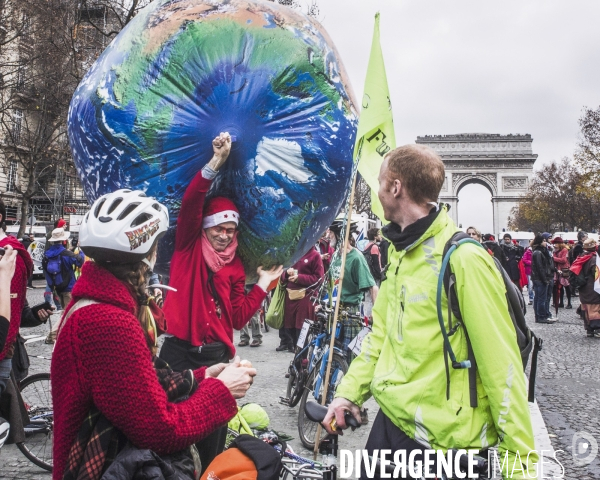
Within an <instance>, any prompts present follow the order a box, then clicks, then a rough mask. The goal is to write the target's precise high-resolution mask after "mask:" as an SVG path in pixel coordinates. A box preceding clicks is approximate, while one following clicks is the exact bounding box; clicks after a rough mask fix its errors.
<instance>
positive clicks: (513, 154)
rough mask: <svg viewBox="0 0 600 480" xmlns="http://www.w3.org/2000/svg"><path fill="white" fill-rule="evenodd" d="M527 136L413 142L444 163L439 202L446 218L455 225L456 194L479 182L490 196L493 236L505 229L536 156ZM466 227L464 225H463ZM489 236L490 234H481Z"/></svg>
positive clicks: (464, 136) (475, 136)
mask: <svg viewBox="0 0 600 480" xmlns="http://www.w3.org/2000/svg"><path fill="white" fill-rule="evenodd" d="M532 141H533V139H532V138H531V135H519V134H517V135H499V134H488V133H462V134H457V135H426V136H424V137H417V142H416V143H419V144H422V145H427V146H429V147H431V148H433V149H434V150H435V151H436V152H437V153H438V154H439V155H440V156H441V157H442V160H443V161H444V165H445V167H446V181H445V182H444V186H443V187H442V191H441V193H440V201H441V202H445V203H448V204H450V207H451V208H450V215H451V217H452V219H453V220H454V222H455V223H456V224H457V225H458V208H459V205H458V194H459V192H460V190H461V189H462V188H463V187H464V186H466V185H469V184H471V183H479V184H481V185H483V186H484V187H486V188H487V189H488V190H489V191H490V193H491V194H492V206H493V212H494V232H493V233H494V235H497V234H498V233H499V232H501V231H502V229H503V228H506V229H507V230H508V225H507V223H508V217H509V216H510V214H511V209H512V208H513V207H514V206H515V205H516V204H517V202H518V200H519V197H520V196H521V195H523V194H524V193H525V192H526V191H527V187H528V185H529V182H530V181H531V177H532V175H533V164H534V163H535V160H536V159H537V157H538V156H537V155H536V154H534V153H533V151H532V147H531V143H532ZM463 227H465V228H466V227H467V225H463ZM483 233H490V232H483Z"/></svg>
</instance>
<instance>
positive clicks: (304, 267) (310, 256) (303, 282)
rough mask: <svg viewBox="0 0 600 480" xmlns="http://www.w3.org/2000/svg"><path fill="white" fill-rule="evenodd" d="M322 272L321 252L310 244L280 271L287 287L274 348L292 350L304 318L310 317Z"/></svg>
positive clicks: (313, 312)
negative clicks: (301, 254) (300, 254)
mask: <svg viewBox="0 0 600 480" xmlns="http://www.w3.org/2000/svg"><path fill="white" fill-rule="evenodd" d="M324 274H325V271H324V268H323V260H322V259H321V254H320V253H319V252H318V251H317V249H316V248H314V247H312V248H311V249H310V250H309V251H308V252H307V253H306V254H305V255H304V256H303V257H302V258H301V259H300V260H298V261H297V262H296V263H295V264H294V265H293V266H292V267H290V268H288V269H287V271H285V272H283V274H282V276H281V283H282V284H283V285H284V286H285V287H286V289H287V291H286V295H285V320H284V325H283V328H282V329H281V330H280V334H279V337H280V339H281V344H280V345H279V347H277V348H276V350H277V351H278V352H281V351H284V350H287V351H289V352H294V351H295V345H296V342H297V341H298V335H299V334H300V330H301V329H302V324H303V323H304V320H305V319H309V320H314V318H315V306H314V304H313V301H314V296H315V295H317V292H318V290H319V286H320V285H321V282H322V281H323V276H324Z"/></svg>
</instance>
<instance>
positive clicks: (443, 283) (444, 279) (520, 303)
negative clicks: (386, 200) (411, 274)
mask: <svg viewBox="0 0 600 480" xmlns="http://www.w3.org/2000/svg"><path fill="white" fill-rule="evenodd" d="M463 243H473V244H475V245H478V246H480V247H482V248H484V247H483V245H481V244H480V243H479V242H477V241H475V240H473V239H471V237H470V236H469V235H467V234H466V233H464V232H456V233H455V234H454V235H453V236H452V238H450V240H448V242H446V245H445V247H444V253H443V257H442V258H443V260H442V268H441V271H440V276H439V280H438V289H437V302H436V303H437V314H438V320H439V322H440V328H441V330H442V335H443V337H444V361H445V362H446V379H447V380H446V381H447V383H446V397H447V398H448V399H449V398H450V372H449V368H448V357H450V360H451V361H452V367H453V368H456V369H458V368H468V369H469V390H470V398H471V407H473V408H475V407H477V384H476V370H477V364H476V362H475V356H474V354H473V349H472V347H471V342H470V340H469V336H468V334H467V332H466V330H465V335H466V338H467V348H468V359H467V360H465V361H462V362H458V361H457V360H456V357H455V355H454V352H453V351H452V347H451V346H450V340H449V338H448V337H450V336H452V335H454V333H456V331H457V330H458V329H459V328H460V326H461V325H462V315H461V313H460V306H459V305H458V296H457V295H456V286H455V284H456V277H455V275H454V273H453V272H452V270H451V268H450V256H451V255H452V253H453V252H454V251H455V250H456V249H457V248H458V247H459V246H460V245H462V244H463ZM492 258H493V259H494V264H495V265H496V268H497V269H498V271H499V272H500V274H501V275H502V279H503V280H504V286H505V288H506V305H507V307H508V312H509V314H510V318H511V320H512V322H513V325H514V327H515V331H516V334H517V343H518V345H519V350H520V352H521V360H522V362H523V370H525V368H526V367H527V363H528V361H529V355H530V354H531V352H532V351H533V357H532V360H531V371H530V374H529V395H528V399H529V401H530V402H533V401H534V397H535V376H536V373H537V357H538V353H539V351H540V350H541V349H542V339H541V338H537V337H536V336H535V334H534V333H533V332H532V331H531V330H530V328H529V327H528V326H527V322H526V321H525V313H526V310H527V307H526V306H525V301H524V300H523V294H522V293H521V292H520V291H519V289H518V288H517V287H516V286H515V284H514V283H513V282H512V281H511V279H510V277H509V276H508V274H507V273H506V270H504V268H503V267H502V264H501V263H500V261H499V260H498V259H497V258H496V257H492ZM442 287H443V289H444V291H445V292H446V296H447V298H448V323H449V329H448V330H446V327H445V325H444V317H443V315H442ZM452 314H453V315H454V317H455V318H456V320H457V322H456V323H455V324H454V325H453V324H452Z"/></svg>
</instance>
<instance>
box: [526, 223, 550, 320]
mask: <svg viewBox="0 0 600 480" xmlns="http://www.w3.org/2000/svg"><path fill="white" fill-rule="evenodd" d="M531 250H532V251H533V255H532V257H531V280H532V281H533V289H534V292H535V295H534V297H533V312H534V314H535V321H536V323H554V320H553V319H552V317H551V314H550V309H549V304H550V301H549V300H548V298H549V297H550V298H551V297H552V279H553V277H554V264H553V262H552V256H551V255H550V252H549V251H548V246H547V244H546V239H545V238H544V237H543V236H542V235H541V234H539V233H538V234H537V235H536V236H535V238H534V239H533V244H532V245H531Z"/></svg>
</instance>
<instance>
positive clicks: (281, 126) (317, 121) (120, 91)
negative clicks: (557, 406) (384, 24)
mask: <svg viewBox="0 0 600 480" xmlns="http://www.w3.org/2000/svg"><path fill="white" fill-rule="evenodd" d="M356 124H357V116H356V111H355V102H354V99H353V94H352V91H351V87H350V84H349V82H348V77H347V75H346V72H345V70H344V67H343V65H342V63H341V61H340V59H339V56H338V54H337V51H336V49H335V47H334V45H333V43H332V41H331V40H330V38H329V37H328V35H327V33H326V32H325V31H324V30H323V28H322V27H321V26H320V25H319V23H318V22H316V21H315V20H313V19H312V18H309V17H308V16H306V15H304V14H302V13H301V12H299V11H296V10H293V9H290V8H288V7H284V6H281V5H278V4H276V3H273V2H269V1H261V0H222V1H216V0H214V1H211V0H157V1H155V2H153V3H152V4H150V5H149V6H148V7H146V8H145V9H143V10H142V11H141V12H140V13H139V14H138V15H137V16H136V17H135V18H134V19H133V20H132V21H131V22H130V23H129V24H128V25H127V26H126V27H125V28H124V29H123V30H122V31H121V33H120V34H119V35H118V36H117V37H116V38H115V39H114V40H113V41H112V43H111V44H110V45H109V46H108V48H107V49H106V50H105V51H104V53H103V54H102V55H101V56H100V58H98V60H97V61H96V62H95V63H94V65H93V66H92V67H91V69H90V70H89V72H88V73H87V74H86V76H85V77H84V79H83V80H82V82H81V84H80V85H79V86H78V88H77V90H76V92H75V94H74V96H73V99H72V101H71V105H70V109H69V123H68V131H69V140H70V143H71V148H72V150H73V157H74V161H75V166H76V167H77V171H78V173H79V176H80V178H81V181H82V183H83V187H84V190H85V193H86V196H87V198H88V200H89V201H90V202H92V201H94V200H95V199H96V198H98V197H99V196H101V195H103V194H105V193H108V192H111V191H114V190H117V189H119V188H132V189H142V190H144V191H145V192H146V193H147V194H148V195H150V196H154V197H156V198H158V199H159V201H161V202H162V203H164V204H165V205H167V207H168V208H169V212H170V214H171V226H170V229H169V233H168V234H167V235H166V236H165V238H164V239H163V240H162V241H161V244H160V248H159V262H158V270H159V271H161V269H162V271H163V272H167V271H168V265H169V261H170V258H171V255H172V252H173V248H174V238H175V228H176V221H177V216H178V213H179V207H180V204H181V198H182V196H183V193H184V192H185V189H186V187H187V186H188V184H189V183H190V181H191V179H192V178H193V177H194V175H196V173H198V172H199V171H200V170H201V169H202V167H203V166H204V165H206V163H208V161H209V160H210V158H211V157H212V139H213V138H214V137H215V136H217V135H218V134H219V133H220V132H229V133H230V134H231V135H232V137H233V139H234V142H233V147H232V151H231V155H230V157H229V160H228V161H227V163H226V164H225V166H224V167H223V168H222V169H221V171H220V172H219V174H218V176H217V179H216V180H215V182H214V183H213V186H212V187H211V191H210V192H209V195H223V196H226V197H229V198H231V199H232V200H233V201H234V202H235V204H236V205H237V206H238V208H239V210H240V216H241V224H240V230H241V231H240V235H239V244H240V245H239V253H240V255H241V256H242V260H243V262H244V266H245V268H246V272H247V274H248V275H249V279H250V280H251V279H252V277H255V271H256V267H257V266H259V265H265V266H271V265H276V264H284V265H291V264H293V263H294V262H296V261H297V260H298V259H299V258H300V257H301V256H302V255H303V254H304V253H305V252H306V251H308V249H309V248H311V246H312V245H313V244H314V243H315V241H316V240H317V239H318V237H319V235H320V234H322V233H323V231H324V230H325V229H326V227H327V225H329V223H330V222H331V221H332V220H333V219H334V217H335V216H336V214H337V213H338V211H339V210H340V208H341V206H342V204H343V201H344V199H345V196H346V192H347V190H348V188H349V183H350V177H351V174H352V150H353V144H354V137H355V134H356ZM198 208H201V206H200V205H199V206H198ZM182 221H185V219H182ZM190 268H193V266H190Z"/></svg>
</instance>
